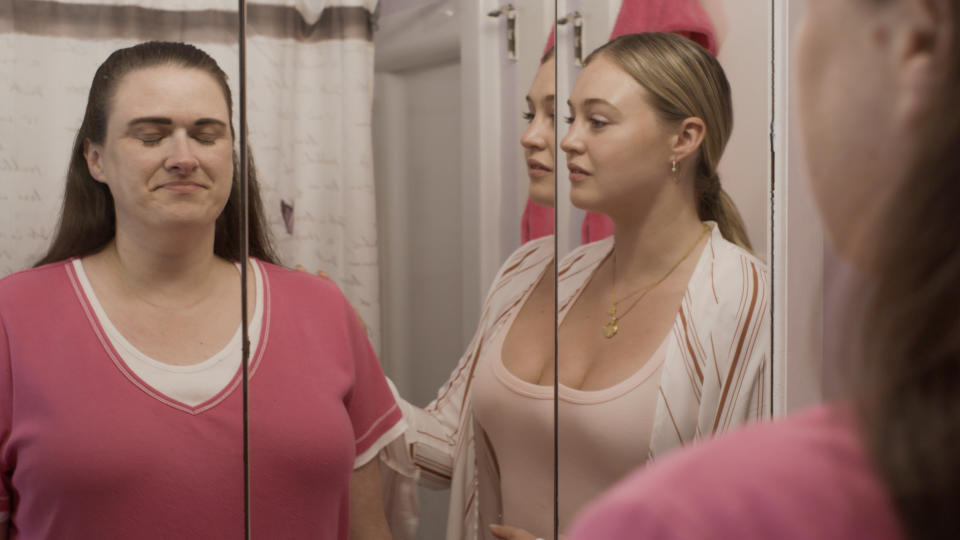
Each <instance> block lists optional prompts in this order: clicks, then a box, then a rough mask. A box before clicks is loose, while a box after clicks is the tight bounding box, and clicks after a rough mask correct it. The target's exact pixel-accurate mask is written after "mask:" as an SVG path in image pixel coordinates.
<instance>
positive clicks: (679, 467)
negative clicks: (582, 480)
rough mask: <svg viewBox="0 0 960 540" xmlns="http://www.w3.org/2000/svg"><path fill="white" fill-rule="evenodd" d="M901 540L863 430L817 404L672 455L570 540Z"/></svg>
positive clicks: (584, 518) (584, 520) (612, 494)
mask: <svg viewBox="0 0 960 540" xmlns="http://www.w3.org/2000/svg"><path fill="white" fill-rule="evenodd" d="M629 538H643V539H651V540H656V539H662V540H671V539H678V540H679V539H692V538H696V539H699V540H710V539H724V540H726V539H737V540H754V539H756V540H760V539H769V538H776V539H778V540H793V539H796V540H801V539H803V540H808V539H813V538H815V539H817V540H829V539H836V540H841V539H843V540H850V539H858V538H863V539H871V540H894V539H900V538H903V536H902V535H901V532H900V526H899V522H898V519H897V517H896V514H895V512H894V509H893V506H892V504H891V501H890V500H889V497H888V495H887V492H886V490H885V489H884V487H883V486H882V484H881V483H880V480H879V478H878V477H877V475H876V474H875V472H874V471H873V469H872V468H871V465H870V463H869V460H868V456H867V455H866V454H865V452H864V449H863V447H862V445H861V444H860V441H859V437H858V435H857V433H856V430H855V426H854V425H853V422H852V420H851V419H850V417H849V415H848V414H847V412H846V411H844V410H843V409H842V408H840V407H838V406H819V407H816V408H812V409H809V410H807V411H804V412H801V413H799V414H796V415H793V416H790V417H788V418H786V419H784V420H781V421H779V422H776V423H772V424H765V425H757V426H751V427H747V428H745V429H741V430H739V431H736V432H733V433H731V434H729V435H727V436H723V437H720V438H718V439H714V440H712V441H707V442H704V443H702V444H699V445H695V446H692V447H689V448H686V449H684V450H680V451H678V452H676V453H674V454H671V455H668V456H666V457H665V458H663V459H662V460H660V461H658V462H657V463H656V464H654V465H651V466H650V467H649V468H647V469H646V470H642V471H638V472H635V473H633V474H632V475H631V476H629V477H628V478H627V479H626V480H624V481H623V482H621V483H620V484H618V485H617V486H616V487H614V488H613V489H611V490H610V491H608V492H607V493H606V494H605V495H603V496H602V497H601V498H600V499H598V500H597V501H595V502H594V503H592V504H591V505H590V506H589V507H588V508H587V509H586V510H585V511H584V512H583V513H582V514H581V515H580V516H579V517H578V518H577V522H576V523H575V525H574V527H573V530H572V534H571V539H572V540H587V539H589V540H606V539H618V540H621V539H629Z"/></svg>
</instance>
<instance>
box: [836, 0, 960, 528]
mask: <svg viewBox="0 0 960 540" xmlns="http://www.w3.org/2000/svg"><path fill="white" fill-rule="evenodd" d="M938 7H939V8H941V9H943V10H944V12H942V13H941V15H942V16H943V17H945V18H947V20H949V21H950V23H949V24H952V27H953V28H952V30H953V37H952V43H951V44H950V45H951V47H952V50H950V51H949V60H948V62H947V63H948V66H947V67H945V68H944V72H943V73H941V74H939V75H938V76H942V79H941V81H942V83H941V84H940V86H939V88H937V89H936V92H937V93H936V94H935V97H934V101H933V103H932V108H931V110H934V111H936V115H937V116H936V120H935V121H928V122H926V123H924V124H923V128H922V129H924V131H925V133H922V134H921V136H920V137H919V139H920V143H919V144H917V148H918V150H919V155H917V156H916V160H915V162H914V165H913V167H912V168H911V170H910V171H909V173H908V174H907V177H906V178H904V180H903V183H902V187H900V192H899V193H898V194H897V196H896V197H895V198H894V201H895V202H894V203H893V204H891V205H890V206H889V208H888V209H887V213H886V215H885V216H884V218H885V219H884V220H883V225H882V227H883V229H882V230H881V233H882V234H881V235H880V236H879V238H882V239H883V240H882V242H881V243H880V244H879V245H878V246H877V247H878V250H879V252H878V255H877V259H876V261H875V266H874V268H875V269H876V274H877V275H876V278H877V281H876V283H875V284H874V285H873V287H872V290H871V291H870V293H871V294H870V300H869V303H868V306H869V307H868V309H867V310H866V312H865V318H864V319H863V321H864V325H863V335H862V337H863V344H862V350H863V354H862V355H861V356H860V358H859V363H858V366H857V368H858V369H857V370H856V374H857V381H856V382H857V384H856V386H855V388H856V390H857V393H856V395H857V400H858V405H859V406H858V413H859V419H860V425H861V428H862V430H863V436H864V440H865V442H866V446H867V448H868V450H869V453H870V455H871V456H872V458H873V460H874V463H875V464H876V467H877V469H878V471H879V473H880V476H881V478H882V479H883V480H884V482H885V484H886V486H887V488H888V491H889V493H890V495H891V498H892V501H893V503H894V505H895V507H896V509H897V511H898V514H899V517H900V520H901V523H902V524H903V528H904V532H905V533H906V534H907V536H908V537H909V538H913V539H947V538H956V535H957V531H960V512H958V509H960V507H958V505H960V249H958V248H960V154H958V153H957V148H958V147H960V108H958V107H957V104H956V96H957V95H958V92H960V39H957V37H956V35H957V34H956V33H957V31H960V7H958V5H957V3H956V2H946V1H945V2H940V3H939V5H938Z"/></svg>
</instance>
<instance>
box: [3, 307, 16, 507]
mask: <svg viewBox="0 0 960 540" xmlns="http://www.w3.org/2000/svg"><path fill="white" fill-rule="evenodd" d="M12 386H13V380H12V379H11V373H10V340H9V339H8V338H7V328H6V324H4V320H3V312H2V311H0V476H2V478H3V479H2V484H3V488H2V489H0V523H2V522H4V521H7V520H8V519H9V518H10V492H11V491H12V490H11V484H10V480H11V479H10V476H11V474H12V473H13V471H12V468H11V466H10V463H9V462H8V458H7V441H8V440H9V439H10V429H11V425H12V422H11V418H12V410H11V408H12V405H13V392H12V390H11V389H12Z"/></svg>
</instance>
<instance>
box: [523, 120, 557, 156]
mask: <svg viewBox="0 0 960 540" xmlns="http://www.w3.org/2000/svg"><path fill="white" fill-rule="evenodd" d="M541 117H542V115H537V116H536V117H534V119H533V120H532V121H531V122H530V125H528V126H527V129H526V130H525V131H524V132H523V135H522V136H521V137H520V145H521V146H523V147H524V148H526V149H527V150H543V149H544V148H546V146H547V138H546V137H545V134H544V131H545V130H547V127H546V126H545V125H544V124H545V123H546V122H544V121H543V120H542V118H541ZM550 131H551V132H552V128H550Z"/></svg>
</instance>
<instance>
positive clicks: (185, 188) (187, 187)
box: [156, 180, 207, 193]
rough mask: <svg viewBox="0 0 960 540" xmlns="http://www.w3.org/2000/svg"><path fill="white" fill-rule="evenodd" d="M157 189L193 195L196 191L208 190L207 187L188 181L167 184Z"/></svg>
mask: <svg viewBox="0 0 960 540" xmlns="http://www.w3.org/2000/svg"><path fill="white" fill-rule="evenodd" d="M156 189H165V190H168V191H175V192H178V193H192V192H194V191H199V190H202V189H207V186H205V185H203V184H200V183H199V182H190V181H188V180H177V181H175V182H167V183H165V184H161V185H159V186H157V188H156Z"/></svg>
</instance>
